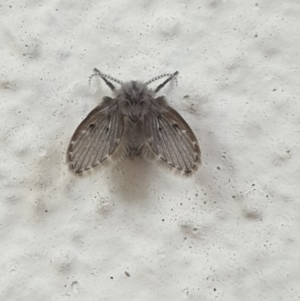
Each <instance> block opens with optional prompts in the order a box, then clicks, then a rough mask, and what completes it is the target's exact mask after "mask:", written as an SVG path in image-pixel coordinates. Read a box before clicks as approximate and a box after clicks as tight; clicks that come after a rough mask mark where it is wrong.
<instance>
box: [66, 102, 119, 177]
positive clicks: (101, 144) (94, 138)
mask: <svg viewBox="0 0 300 301" xmlns="http://www.w3.org/2000/svg"><path fill="white" fill-rule="evenodd" d="M111 100H112V101H113V99H111ZM123 127H124V125H123V116H122V115H121V114H120V113H119V109H118V105H117V104H116V103H115V104H113V105H109V104H108V103H107V102H106V103H105V102H104V103H103V104H101V105H100V106H98V107H96V108H95V109H94V110H93V111H92V112H90V114H89V115H88V116H87V117H86V118H85V119H84V120H83V121H82V122H81V124H80V125H79V126H78V128H77V129H76V131H75V133H74V135H73V137H72V139H71V142H70V144H69V147H68V150H67V162H68V164H69V166H70V169H71V170H72V171H73V172H75V173H76V174H81V173H82V172H84V171H87V170H89V169H91V168H93V167H96V166H97V165H99V164H101V163H104V161H105V160H106V159H108V158H109V157H110V156H112V155H113V154H114V152H115V151H116V149H117V147H118V145H119V144H120V141H121V138H122V134H123Z"/></svg>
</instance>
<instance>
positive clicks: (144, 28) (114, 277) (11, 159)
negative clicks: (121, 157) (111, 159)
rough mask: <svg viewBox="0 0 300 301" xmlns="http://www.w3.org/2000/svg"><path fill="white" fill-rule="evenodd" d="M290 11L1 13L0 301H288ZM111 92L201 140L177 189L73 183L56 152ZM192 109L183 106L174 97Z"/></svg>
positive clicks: (53, 6)
mask: <svg viewBox="0 0 300 301" xmlns="http://www.w3.org/2000/svg"><path fill="white" fill-rule="evenodd" d="M299 13H300V10H299V3H297V1H286V2H283V1H271V0H269V1H256V2H255V1H250V0H247V1H238V0H235V1H211V0H210V1H94V0H92V1H48V2H47V1H21V2H20V1H10V2H7V3H5V1H4V3H2V4H1V5H0V18H1V25H2V26H1V29H0V51H1V61H0V66H1V67H0V103H1V106H0V109H1V110H0V125H1V127H0V128H1V132H0V141H1V149H0V154H1V159H2V160H1V169H0V181H1V202H0V236H1V262H0V263H1V275H0V299H1V300H149V301H150V300H164V301H165V300H183V299H189V300H230V301H235V300H237V301H238V300H243V301H250V300H298V299H299V297H300V286H299V277H300V276H299V274H300V273H299V264H300V252H299V249H300V244H299V229H300V225H299V224H300V222H299V220H300V219H299V214H300V201H299V190H300V188H299V187H300V186H299V147H300V144H299V122H300V107H299V106H300V105H299V103H300V102H299V99H298V98H299V97H298V95H299V94H300V86H299V41H300V39H299V32H300V25H299ZM94 67H97V68H99V69H100V70H101V71H103V72H107V73H110V74H112V75H113V76H115V77H117V78H120V79H121V80H127V79H128V80H129V79H140V80H148V79H150V78H152V77H153V76H155V75H158V74H160V73H164V72H174V71H176V70H178V71H180V77H179V86H178V87H177V88H174V89H165V90H164V93H165V94H166V95H167V96H168V98H169V100H170V102H171V104H172V105H173V106H174V107H175V108H176V109H178V110H179V111H180V113H181V114H182V116H183V117H184V118H185V119H186V120H187V121H188V122H189V124H190V125H191V127H192V128H193V129H194V131H195V133H196V135H197V136H198V138H199V141H200V145H201V148H202V152H203V162H204V164H203V166H202V168H201V170H200V171H199V173H198V174H197V175H196V176H195V177H193V178H191V179H187V180H183V179H181V178H178V177H174V176H172V175H169V174H168V173H165V172H164V171H161V170H160V169H158V168H157V167H156V166H155V165H153V164H149V163H147V162H144V161H141V160H135V161H131V160H128V161H124V162H121V163H119V164H118V165H117V166H115V167H114V168H112V169H105V170H103V171H102V172H101V171H100V172H98V173H95V174H92V175H91V176H89V177H87V178H75V177H72V176H71V175H70V174H69V172H68V170H67V167H66V165H65V164H64V161H65V151H66V148H67V146H68V143H69V139H70V137H71V135H72V133H73V132H74V130H75V128H76V127H77V125H78V124H79V123H80V121H81V120H82V119H83V118H84V117H85V116H86V115H87V114H88V112H89V111H90V110H92V109H93V108H94V107H95V106H96V105H97V103H98V102H99V95H98V94H100V95H109V93H110V92H109V90H108V89H107V88H106V87H105V86H104V85H102V86H101V90H100V93H99V92H97V93H95V91H93V89H91V88H90V87H89V85H88V77H89V76H90V74H91V73H92V69H93V68H94ZM185 96H188V97H185Z"/></svg>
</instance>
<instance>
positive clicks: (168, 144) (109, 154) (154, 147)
mask: <svg viewBox="0 0 300 301" xmlns="http://www.w3.org/2000/svg"><path fill="white" fill-rule="evenodd" d="M94 72H95V73H94V75H93V76H95V75H97V76H100V77H101V78H102V79H103V80H104V81H105V83H106V84H107V85H108V86H109V87H110V89H111V90H112V91H113V92H114V94H115V95H116V97H115V98H110V97H104V98H103V101H102V102H101V104H100V105H99V106H97V107H96V108H95V109H94V110H92V111H91V112H90V114H89V115H88V116H87V117H86V118H85V119H84V120H83V121H82V123H81V124H80V125H79V126H78V128H77V129H76V131H75V133H74V134H73V137H72V139H71V142H70V144H69V147H68V150H67V163H68V165H69V167H70V169H71V171H73V172H74V173H75V174H78V175H81V174H84V173H85V172H86V171H88V170H90V169H92V168H94V167H96V166H101V165H105V164H106V163H108V162H110V161H115V160H118V159H120V158H122V157H126V156H143V157H145V158H147V159H150V160H156V161H158V162H159V163H162V165H164V166H166V167H169V169H171V170H174V171H176V172H177V173H180V174H182V175H185V176H189V175H191V174H193V172H195V171H196V170H197V169H198V167H199V165H200V163H201V159H200V155H201V152H200V148H199V144H198V141H197V138H196V136H195V135H194V133H193V131H192V130H191V128H190V127H189V125H188V124H187V123H186V122H185V121H184V119H183V118H182V117H181V116H180V115H179V114H178V113H177V112H176V111H175V110H174V109H172V108H171V107H170V106H169V105H168V104H167V101H166V99H165V97H163V96H159V97H156V93H157V92H158V91H159V90H160V89H161V88H163V87H164V86H165V85H166V83H168V82H169V81H171V80H172V79H174V78H176V76H177V74H178V72H175V73H174V74H164V75H161V76H158V77H156V78H154V79H152V80H150V81H148V82H146V83H143V82H139V81H130V82H126V83H123V82H121V81H119V80H117V79H115V78H113V77H111V76H109V75H106V74H103V73H101V72H100V71H99V70H98V69H94ZM166 76H167V77H168V78H167V79H166V80H165V81H164V82H163V83H162V84H160V85H159V86H158V87H157V88H156V89H155V90H152V89H150V88H149V87H148V84H150V83H152V82H153V81H155V80H157V79H160V78H162V77H166ZM109 80H111V81H114V82H116V83H118V84H120V85H121V87H120V88H119V89H116V88H115V86H114V85H113V84H112V83H111V82H110V81H109Z"/></svg>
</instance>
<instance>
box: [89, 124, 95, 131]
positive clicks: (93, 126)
mask: <svg viewBox="0 0 300 301" xmlns="http://www.w3.org/2000/svg"><path fill="white" fill-rule="evenodd" d="M95 126H96V124H93V123H91V124H90V125H89V130H90V131H92V130H93V129H94V128H95Z"/></svg>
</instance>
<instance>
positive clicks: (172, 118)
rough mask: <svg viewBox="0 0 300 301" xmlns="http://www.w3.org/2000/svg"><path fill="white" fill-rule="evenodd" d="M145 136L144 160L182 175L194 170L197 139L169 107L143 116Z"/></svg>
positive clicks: (189, 173)
mask: <svg viewBox="0 0 300 301" xmlns="http://www.w3.org/2000/svg"><path fill="white" fill-rule="evenodd" d="M145 137H146V140H147V143H148V145H149V146H150V155H148V157H150V158H157V159H159V160H160V161H161V162H163V163H164V164H167V166H169V167H170V168H171V169H173V170H176V171H178V172H181V173H182V174H183V175H185V176H189V175H191V174H192V173H193V172H195V171H196V170H197V169H198V167H199V165H200V163H201V159H200V155H201V152H200V148H199V144H198V141H197V138H196V136H195V135H194V133H193V131H192V130H191V128H190V127H189V125H188V124H187V123H186V122H185V120H184V119H183V118H182V117H181V116H180V115H179V114H178V113H177V112H176V111H175V110H174V109H172V108H171V107H169V106H166V107H165V108H164V110H161V111H159V110H156V111H151V112H149V114H147V115H145ZM148 154H149V153H148ZM146 155H147V153H146Z"/></svg>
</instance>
